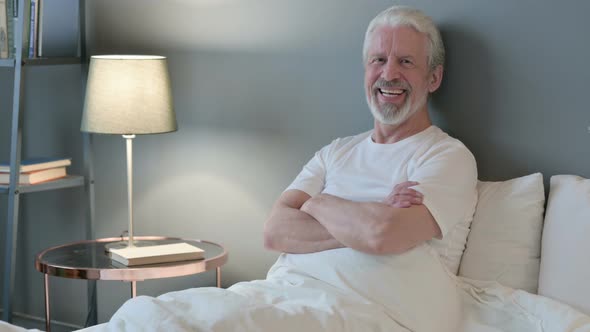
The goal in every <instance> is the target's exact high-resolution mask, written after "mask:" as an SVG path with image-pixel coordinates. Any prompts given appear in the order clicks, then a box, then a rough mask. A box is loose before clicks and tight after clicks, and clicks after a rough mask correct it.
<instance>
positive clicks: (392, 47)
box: [369, 26, 428, 57]
mask: <svg viewBox="0 0 590 332" xmlns="http://www.w3.org/2000/svg"><path fill="white" fill-rule="evenodd" d="M370 38H371V39H370V40H371V43H370V44H369V55H371V54H380V53H387V54H388V53H390V52H393V53H394V54H395V55H398V56H402V55H403V56H408V55H411V56H415V57H420V56H424V57H426V54H427V47H428V43H427V42H428V38H427V37H426V34H424V33H422V32H419V31H417V30H416V29H414V28H412V27H407V26H395V27H390V26H379V27H377V28H376V29H375V30H374V31H373V33H372V34H371V37H370Z"/></svg>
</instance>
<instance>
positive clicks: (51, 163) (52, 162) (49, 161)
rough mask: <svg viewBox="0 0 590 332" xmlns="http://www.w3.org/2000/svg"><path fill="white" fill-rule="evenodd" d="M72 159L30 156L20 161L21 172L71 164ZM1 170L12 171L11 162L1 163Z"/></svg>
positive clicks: (4, 171) (3, 171)
mask: <svg viewBox="0 0 590 332" xmlns="http://www.w3.org/2000/svg"><path fill="white" fill-rule="evenodd" d="M71 164H72V160H71V159H70V158H46V157H42V158H30V159H24V160H22V161H21V163H20V172H21V173H24V172H32V171H39V170H42V169H48V168H54V167H62V166H70V165H71ZM0 172H2V173H8V172H10V163H0Z"/></svg>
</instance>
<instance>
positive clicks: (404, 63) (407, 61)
mask: <svg viewBox="0 0 590 332" xmlns="http://www.w3.org/2000/svg"><path fill="white" fill-rule="evenodd" d="M399 63H400V65H402V66H404V67H413V66H414V62H413V61H412V60H411V59H408V58H402V59H400V60H399Z"/></svg>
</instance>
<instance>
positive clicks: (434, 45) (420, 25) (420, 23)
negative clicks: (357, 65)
mask: <svg viewBox="0 0 590 332" xmlns="http://www.w3.org/2000/svg"><path fill="white" fill-rule="evenodd" d="M380 26H390V27H397V26H407V27H411V28H414V29H416V31H418V32H421V33H423V34H425V35H426V36H427V37H428V48H429V49H428V67H429V68H430V70H433V69H434V68H436V67H437V66H438V65H444V62H445V47H444V45H443V42H442V37H441V35H440V31H438V28H437V27H436V25H435V24H434V21H433V20H432V19H431V18H430V17H429V16H427V15H425V14H424V13H423V12H421V11H420V10H418V9H414V8H410V7H406V6H393V7H389V8H387V9H385V10H384V11H382V12H381V13H379V14H377V16H375V18H374V19H373V20H372V21H371V23H369V27H368V28H367V32H366V33H365V41H364V44H363V60H364V62H365V63H366V62H367V57H368V52H369V47H370V46H371V45H370V44H371V41H372V40H371V34H372V33H373V32H374V31H375V29H376V28H377V27H380Z"/></svg>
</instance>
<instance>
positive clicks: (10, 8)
mask: <svg viewBox="0 0 590 332" xmlns="http://www.w3.org/2000/svg"><path fill="white" fill-rule="evenodd" d="M6 1H7V2H6V19H7V20H8V21H7V26H8V29H7V30H6V31H7V33H8V57H9V58H11V59H14V58H15V54H16V45H15V44H14V27H15V26H16V24H15V22H18V21H17V19H18V18H17V15H16V9H15V2H16V1H15V0H6Z"/></svg>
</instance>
